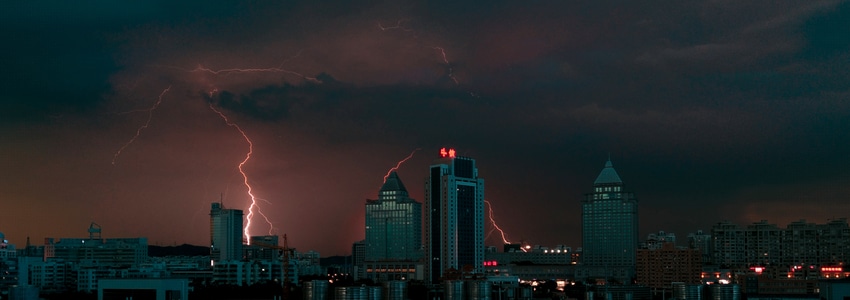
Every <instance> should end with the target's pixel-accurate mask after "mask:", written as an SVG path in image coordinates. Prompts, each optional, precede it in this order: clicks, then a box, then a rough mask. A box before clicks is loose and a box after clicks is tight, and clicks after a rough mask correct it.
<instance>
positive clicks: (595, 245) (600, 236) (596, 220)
mask: <svg viewBox="0 0 850 300" xmlns="http://www.w3.org/2000/svg"><path fill="white" fill-rule="evenodd" d="M637 205H638V202H637V199H635V197H634V195H633V194H632V193H628V192H625V191H624V190H623V181H622V180H620V176H619V175H618V174H617V171H616V170H614V166H613V164H612V163H611V160H608V161H607V162H606V163H605V167H604V168H603V169H602V172H600V173H599V176H597V177H596V181H594V182H593V192H592V193H588V194H586V195H585V197H584V200H583V201H582V213H581V224H582V259H581V266H580V268H579V270H578V272H577V277H579V278H580V279H616V280H618V281H620V282H629V280H631V278H633V277H634V273H635V251H636V249H637V246H638V207H637Z"/></svg>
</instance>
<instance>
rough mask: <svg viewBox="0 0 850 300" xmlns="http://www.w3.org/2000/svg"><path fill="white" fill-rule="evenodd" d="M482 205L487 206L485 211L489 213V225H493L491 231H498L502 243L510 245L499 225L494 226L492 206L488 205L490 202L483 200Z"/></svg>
mask: <svg viewBox="0 0 850 300" xmlns="http://www.w3.org/2000/svg"><path fill="white" fill-rule="evenodd" d="M484 203H486V204H487V210H489V211H490V223H492V224H493V229H495V230H498V231H499V233H500V234H501V235H502V242H504V243H505V244H510V243H511V241H509V240H508V238H507V237H506V236H505V231H504V230H502V228H501V227H499V224H496V218H494V217H493V205H492V204H490V201H487V200H484Z"/></svg>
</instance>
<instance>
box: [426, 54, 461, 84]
mask: <svg viewBox="0 0 850 300" xmlns="http://www.w3.org/2000/svg"><path fill="white" fill-rule="evenodd" d="M431 49H434V50H439V51H440V55H442V57H443V62H444V63H446V68H448V71H449V74H447V76H449V78H451V79H452V81H454V82H455V85H460V82H458V81H457V78H456V77H455V75H454V70H453V69H452V64H451V63H449V59H448V57H447V56H446V49H443V47H437V46H432V47H431Z"/></svg>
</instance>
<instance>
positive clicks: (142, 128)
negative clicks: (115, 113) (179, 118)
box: [112, 86, 171, 166]
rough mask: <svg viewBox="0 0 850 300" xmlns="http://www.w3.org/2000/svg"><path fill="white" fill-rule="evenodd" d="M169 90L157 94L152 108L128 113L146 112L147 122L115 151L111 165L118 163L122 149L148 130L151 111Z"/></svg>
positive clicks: (151, 115) (169, 88)
mask: <svg viewBox="0 0 850 300" xmlns="http://www.w3.org/2000/svg"><path fill="white" fill-rule="evenodd" d="M170 90H171V86H169V87H167V88H165V89H164V90H162V93H159V98H157V100H156V102H154V104H153V106H151V108H148V109H143V110H135V111H130V112H142V111H146V112H148V120H147V121H145V124H144V125H142V126H141V127H139V129H136V135H134V136H133V138H131V139H130V140H129V141H127V143H125V144H124V146H121V148H120V149H118V151H115V155H113V156H112V165H113V166H114V165H115V162H116V161H118V156H119V155H121V152H122V151H124V149H126V148H127V147H128V146H130V144H132V143H133V142H134V141H136V139H137V138H139V135H141V134H142V130H144V129H145V128H148V126H150V124H151V119H152V118H153V111H155V110H156V109H157V108H158V107H159V104H160V103H162V98H163V97H164V96H165V94H166V93H168V91H170ZM128 113H129V112H128Z"/></svg>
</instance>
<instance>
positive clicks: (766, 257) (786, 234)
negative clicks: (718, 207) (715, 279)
mask: <svg viewBox="0 0 850 300" xmlns="http://www.w3.org/2000/svg"><path fill="white" fill-rule="evenodd" d="M711 246H712V250H711V252H712V262H713V263H714V264H716V265H720V266H723V267H727V268H746V267H749V266H768V265H771V266H782V267H783V268H786V269H787V267H793V266H797V267H804V266H841V265H845V264H846V263H847V262H848V261H850V226H848V224H847V220H846V219H844V218H841V219H836V220H831V221H829V222H827V223H825V224H814V223H807V222H806V221H805V220H800V221H796V222H792V223H790V224H788V226H787V227H786V228H780V227H779V226H777V225H776V224H770V223H768V222H767V221H764V220H762V221H760V222H755V223H752V224H750V225H747V226H746V227H742V226H739V225H737V224H733V223H730V222H720V223H717V224H716V225H714V227H713V228H712V230H711Z"/></svg>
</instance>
